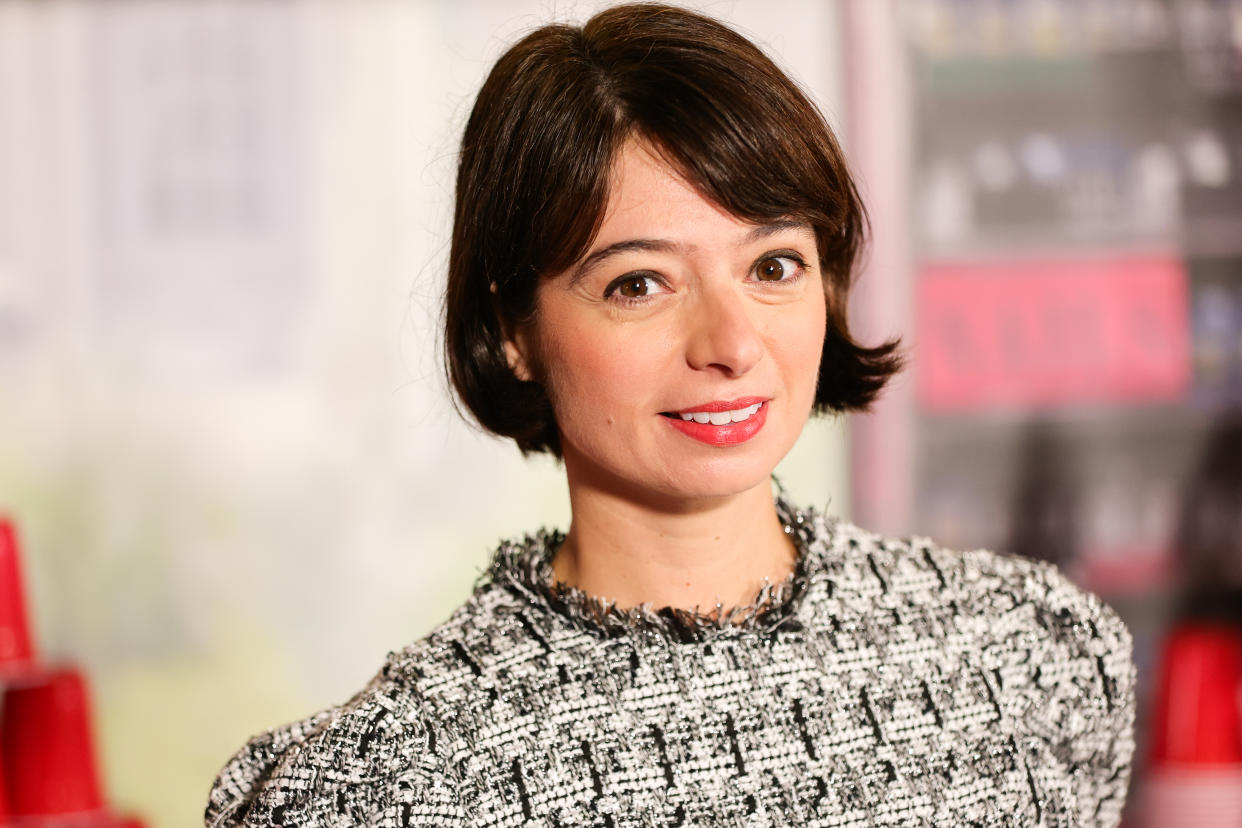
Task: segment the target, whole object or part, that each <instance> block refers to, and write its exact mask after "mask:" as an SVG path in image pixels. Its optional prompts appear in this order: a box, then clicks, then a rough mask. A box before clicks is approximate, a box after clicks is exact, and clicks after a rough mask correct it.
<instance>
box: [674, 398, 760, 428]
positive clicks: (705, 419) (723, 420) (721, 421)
mask: <svg viewBox="0 0 1242 828" xmlns="http://www.w3.org/2000/svg"><path fill="white" fill-rule="evenodd" d="M761 405H763V403H755V404H754V405H748V406H746V407H745V408H735V409H733V410H731V411H683V412H682V413H681V414H679V415H678V416H679V417H681V418H682V419H683V420H686V421H689V420H694V421H695V422H696V423H711V424H712V425H714V426H722V425H728V424H729V423H740V422H743V421H744V420H749V419H750V418H751V417H753V416H754V415H755V412H756V411H758V410H759V406H761Z"/></svg>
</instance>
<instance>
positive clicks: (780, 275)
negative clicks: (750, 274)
mask: <svg viewBox="0 0 1242 828" xmlns="http://www.w3.org/2000/svg"><path fill="white" fill-rule="evenodd" d="M755 275H756V276H758V277H759V279H760V281H764V282H779V281H780V280H781V279H784V278H785V276H786V275H788V274H787V273H786V268H785V262H784V261H783V260H782V259H780V258H779V257H777V256H770V257H768V258H766V259H764V260H763V261H761V262H760V263H759V267H757V268H756V269H755Z"/></svg>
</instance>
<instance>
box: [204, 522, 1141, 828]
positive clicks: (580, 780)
mask: <svg viewBox="0 0 1242 828" xmlns="http://www.w3.org/2000/svg"><path fill="white" fill-rule="evenodd" d="M778 510H779V512H780V514H781V519H782V521H783V522H784V524H785V528H786V531H787V532H789V533H790V534H791V535H792V536H793V538H794V539H795V541H796V542H797V546H798V549H799V555H798V561H797V564H796V567H795V571H794V572H793V573H792V574H791V575H790V576H789V577H788V578H787V579H786V580H784V581H783V582H781V583H779V584H776V585H772V584H767V583H765V584H764V585H763V588H762V589H761V590H760V591H759V594H758V596H757V597H756V599H755V601H754V602H753V603H751V604H749V605H747V606H745V607H740V608H735V609H734V610H732V611H730V612H725V613H720V612H715V613H711V614H708V613H702V612H699V611H698V610H695V611H687V610H674V609H669V608H665V609H662V610H659V611H653V610H651V609H650V608H649V607H646V606H644V607H638V608H631V609H619V608H617V607H616V606H615V605H611V604H609V603H607V602H605V601H602V600H600V599H598V598H595V597H592V596H588V595H585V594H584V593H582V592H581V591H579V590H577V589H574V588H571V587H568V586H567V585H564V584H560V583H554V582H553V578H552V569H551V563H550V562H551V558H552V555H553V553H554V552H555V550H556V548H557V546H558V545H559V543H560V542H561V540H562V539H563V536H562V535H561V534H560V533H559V532H555V531H551V532H550V531H546V530H545V531H540V532H539V533H538V534H536V535H534V536H530V537H527V538H525V539H523V540H521V541H515V542H506V543H503V544H502V545H501V546H500V547H499V549H498V550H497V551H496V553H495V556H494V558H493V560H492V563H491V566H490V568H489V569H488V571H486V572H485V573H483V575H482V576H481V577H480V578H479V580H478V582H477V583H476V585H475V589H474V593H473V595H472V596H471V597H470V598H469V599H468V600H467V601H466V603H465V604H463V605H462V606H461V607H459V608H458V609H457V610H456V611H454V612H453V614H452V615H451V616H450V617H449V618H448V620H446V621H445V622H443V623H442V624H440V625H439V626H438V627H436V628H435V629H434V630H432V631H431V632H430V633H429V634H428V635H427V636H426V637H425V638H423V639H421V640H419V641H417V642H415V643H414V644H412V645H410V646H409V647H407V648H406V649H404V650H402V651H400V652H395V653H391V654H390V655H389V656H388V659H387V661H386V663H385V664H384V666H383V668H382V669H381V670H380V672H379V673H378V674H377V675H376V676H375V678H374V679H373V680H372V681H371V682H370V683H369V684H368V686H367V687H366V688H365V689H363V690H362V691H361V692H359V693H358V694H357V695H355V696H354V697H353V698H351V699H350V700H349V701H347V702H345V703H344V704H341V705H338V706H334V707H332V708H329V709H327V710H324V711H322V712H320V713H316V714H315V715H313V716H310V717H309V718H306V719H303V720H301V721H298V722H295V723H293V724H289V725H286V726H284V727H281V728H277V729H275V730H272V731H270V732H267V733H264V734H261V735H259V736H256V737H255V738H253V739H251V740H250V741H249V742H248V743H247V744H246V745H245V746H244V747H242V749H241V750H240V751H239V752H238V753H237V754H236V755H235V756H234V757H233V758H232V759H231V760H230V761H229V762H228V764H227V765H225V767H224V769H223V770H222V771H221V773H220V775H219V777H218V778H217V780H216V782H215V786H214V787H213V789H212V791H211V796H210V801H209V803H208V805H207V809H206V825H208V826H212V827H213V828H222V827H223V826H256V827H257V826H276V825H284V826H293V825H297V826H357V825H368V826H432V825H436V826H458V825H462V826H464V825H469V826H535V825H538V826H566V828H569V826H575V828H576V826H608V827H609V828H629V827H630V826H634V827H635V828H637V826H713V828H715V826H803V825H805V826H812V825H814V826H832V827H833V828H846V826H851V827H855V826H856V827H857V828H861V827H862V826H887V825H902V826H933V825H934V826H1002V825H1003V826H1048V828H1052V826H1115V825H1116V824H1117V822H1118V820H1119V816H1120V812H1121V808H1122V804H1123V801H1124V798H1125V794H1126V788H1127V785H1128V782H1129V776H1130V762H1131V757H1132V754H1133V752H1134V741H1133V734H1132V726H1133V719H1134V682H1135V671H1134V665H1133V661H1132V657H1131V640H1130V635H1129V632H1128V631H1127V630H1126V628H1125V626H1124V625H1123V624H1122V622H1121V621H1120V620H1119V619H1118V617H1117V616H1116V615H1115V614H1114V612H1113V611H1112V610H1111V609H1110V608H1109V607H1108V606H1106V605H1105V604H1104V603H1102V602H1101V601H1100V600H1098V599H1097V598H1096V597H1095V596H1094V595H1092V594H1090V593H1088V592H1085V591H1083V590H1081V589H1079V588H1077V587H1075V586H1074V585H1073V584H1071V583H1070V582H1069V581H1068V580H1066V578H1065V577H1063V576H1062V575H1061V574H1060V573H1059V572H1058V571H1057V570H1056V569H1055V568H1054V567H1052V566H1051V565H1048V564H1045V563H1039V562H1035V561H1032V560H1029V559H1026V558H1020V557H1016V556H1010V555H1003V554H997V553H993V552H987V551H983V550H976V551H970V552H954V551H950V550H947V549H942V548H940V547H938V546H936V545H935V544H933V543H932V542H931V541H930V540H928V539H926V538H922V537H913V538H902V539H891V538H884V537H880V536H878V535H876V534H874V533H871V532H868V531H865V530H863V529H860V528H858V527H856V526H854V525H852V524H850V523H848V522H845V521H842V520H839V519H835V518H831V517H824V516H822V515H821V514H818V513H816V512H814V511H797V510H794V509H792V508H791V507H790V506H789V505H788V504H787V503H786V502H785V501H784V500H783V499H782V500H780V501H779V502H778Z"/></svg>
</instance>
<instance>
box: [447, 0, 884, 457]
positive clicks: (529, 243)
mask: <svg viewBox="0 0 1242 828" xmlns="http://www.w3.org/2000/svg"><path fill="white" fill-rule="evenodd" d="M632 138H636V139H640V140H643V141H644V142H645V143H646V144H648V145H649V146H650V147H652V148H653V149H654V151H655V152H657V153H658V154H659V155H660V157H662V158H663V160H665V161H666V162H667V163H668V164H669V165H670V166H671V167H672V168H673V169H675V170H677V171H678V172H679V173H680V174H681V175H682V176H683V177H684V179H685V180H686V181H687V182H688V183H689V184H690V185H692V186H693V187H695V188H696V189H697V190H698V191H699V192H700V193H702V194H703V196H704V198H706V199H707V200H708V201H711V202H714V203H715V204H717V205H719V206H720V207H722V208H723V209H724V210H725V211H727V212H728V213H730V214H732V215H734V216H736V217H738V218H739V219H743V220H746V221H750V222H753V223H770V222H773V221H776V220H780V219H794V220H798V221H805V222H807V223H808V224H810V225H811V226H812V227H813V228H814V231H815V235H816V240H817V246H818V250H819V256H820V268H821V272H822V273H823V280H824V292H825V295H826V298H827V314H828V325H827V335H826V336H825V338H824V350H823V358H822V360H821V362H820V369H819V378H818V386H817V388H816V394H815V404H814V408H813V410H814V411H815V412H818V413H823V412H827V411H835V412H846V411H852V410H866V409H867V408H868V407H869V405H870V404H871V403H872V402H873V401H874V400H875V398H876V397H877V395H878V394H879V392H880V390H881V389H882V388H883V386H884V384H885V383H886V382H887V380H888V378H889V377H890V376H892V375H893V374H895V373H896V372H897V371H899V370H900V369H901V367H902V363H903V359H902V357H901V355H900V354H899V353H898V351H897V347H898V345H899V344H900V339H899V338H898V339H893V340H889V341H888V342H885V343H883V344H882V345H880V346H878V347H874V348H865V347H862V346H860V345H859V344H858V343H856V342H855V341H854V340H853V339H852V338H851V336H850V334H849V330H848V326H847V324H846V302H847V298H848V295H849V289H850V286H851V283H852V281H853V276H854V272H855V263H856V261H857V259H858V256H859V252H860V250H861V248H862V245H863V240H864V236H865V233H866V230H867V217H866V213H865V211H864V208H863V205H862V201H861V199H860V198H859V195H858V191H857V189H856V188H855V186H854V182H853V180H852V179H851V177H850V174H849V171H848V169H847V168H846V163H845V159H844V157H843V155H842V153H841V149H840V147H839V146H838V145H837V141H836V138H835V137H834V136H833V134H832V131H831V130H830V129H829V128H828V125H827V124H826V123H825V122H824V118H823V116H822V115H821V114H820V113H819V111H818V110H817V109H816V108H815V106H814V104H812V103H811V102H810V100H808V99H807V97H806V95H804V94H803V92H802V91H801V90H800V89H799V88H798V86H797V85H796V84H795V83H794V82H793V81H791V80H790V79H789V78H788V77H786V76H785V74H784V73H783V72H781V70H780V69H778V68H777V67H776V65H775V64H774V63H773V62H772V61H771V60H769V59H768V57H767V56H766V55H764V54H763V52H761V51H760V50H759V49H758V48H757V47H756V46H755V45H754V44H752V43H751V42H750V41H748V40H747V39H746V38H744V37H742V36H741V35H739V34H738V33H736V32H734V31H733V30H732V29H730V28H728V27H727V26H725V25H724V24H722V23H720V22H718V21H716V20H713V19H711V18H709V17H705V16H703V15H700V14H696V13H694V12H691V11H687V10H685V9H679V8H675V7H671V6H665V5H660V4H655V3H637V4H630V5H623V6H616V7H614V8H611V9H607V10H605V11H602V12H600V13H599V14H597V15H595V16H594V17H592V18H591V19H590V20H588V21H587V23H586V24H585V25H583V26H581V27H578V26H567V25H548V26H543V27H541V28H539V29H536V30H535V31H533V32H531V33H530V34H529V35H527V36H526V37H524V38H523V39H522V40H520V41H519V42H518V43H516V44H515V45H514V46H512V47H511V48H510V49H509V50H508V51H507V52H505V53H504V55H502V56H501V58H500V59H499V60H498V61H497V62H496V65H495V66H494V67H493V68H492V71H491V73H490V74H489V75H488V77H487V80H486V81H485V82H484V83H483V88H482V89H481V90H480V91H479V95H478V98H477V100H476V101H475V104H474V109H473V110H472V111H471V113H470V118H469V120H468V121H467V123H466V129H465V134H464V135H463V137H462V144H461V156H460V158H459V162H458V170H457V194H456V197H457V203H456V209H455V211H454V218H453V239H452V248H451V250H450V253H449V274H448V287H447V291H446V296H445V308H444V309H445V320H444V321H445V346H446V351H445V362H446V369H447V372H448V375H449V380H450V382H451V383H452V385H453V387H454V388H455V389H456V391H457V394H458V396H459V397H460V399H461V402H462V403H464V405H465V406H466V408H467V409H469V411H470V412H471V413H472V414H473V415H474V417H475V419H476V420H477V421H478V422H479V424H480V425H482V426H483V428H485V429H487V430H488V431H491V432H493V433H495V434H497V435H501V436H504V437H511V438H512V439H513V440H514V441H515V442H516V443H517V444H518V447H519V448H520V449H521V451H522V453H523V454H524V455H526V454H529V453H531V452H540V451H546V452H550V453H552V454H554V455H556V456H557V457H559V456H560V451H561V447H560V438H559V433H558V431H557V426H556V420H555V418H554V415H553V410H552V404H551V402H550V400H549V399H548V396H547V395H546V394H545V393H544V389H543V387H542V386H541V385H540V384H539V383H538V382H531V381H523V380H520V379H518V377H517V376H515V375H514V373H513V372H512V370H510V367H509V364H508V361H507V359H506V356H505V350H504V342H505V338H506V333H507V332H512V331H513V330H514V329H515V327H517V326H522V325H527V324H530V323H531V322H532V321H533V320H534V319H535V316H536V314H537V312H538V309H537V307H536V301H535V299H536V287H537V282H538V280H539V279H540V278H544V277H550V276H555V275H557V274H559V273H563V272H564V271H565V270H567V269H568V268H569V267H571V266H572V265H573V264H574V263H576V262H577V261H578V260H579V259H580V258H581V257H582V256H583V255H585V254H586V252H587V250H588V249H589V246H590V244H591V242H592V241H593V240H594V237H595V235H596V233H597V232H598V229H599V227H600V224H601V223H602V221H603V216H604V211H605V207H606V206H607V203H608V194H609V183H610V176H611V172H612V167H613V161H614V159H615V158H616V157H617V155H618V153H619V151H620V150H621V148H622V146H623V145H624V144H625V142H626V141H627V140H629V139H632ZM532 370H533V371H534V372H535V374H536V379H537V378H538V372H539V368H538V366H537V365H536V366H533V369H532Z"/></svg>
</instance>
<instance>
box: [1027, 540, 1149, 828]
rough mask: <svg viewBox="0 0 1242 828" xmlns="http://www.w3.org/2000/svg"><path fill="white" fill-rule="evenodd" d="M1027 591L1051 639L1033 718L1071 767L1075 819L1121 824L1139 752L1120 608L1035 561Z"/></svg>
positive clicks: (1129, 649)
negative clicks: (1132, 771)
mask: <svg viewBox="0 0 1242 828" xmlns="http://www.w3.org/2000/svg"><path fill="white" fill-rule="evenodd" d="M1028 563H1029V564H1031V569H1030V570H1029V571H1028V573H1027V576H1026V579H1025V583H1026V591H1027V595H1028V597H1029V599H1030V600H1031V602H1032V604H1033V605H1034V606H1035V608H1036V611H1035V616H1034V617H1035V622H1036V623H1037V625H1038V628H1039V629H1038V633H1039V635H1040V636H1041V637H1042V638H1043V639H1044V641H1045V642H1046V644H1045V646H1046V649H1045V652H1044V654H1043V657H1042V658H1039V659H1037V664H1036V666H1035V668H1034V670H1033V672H1032V674H1031V677H1030V685H1029V689H1030V690H1031V691H1032V697H1031V701H1032V702H1033V703H1032V705H1031V706H1030V708H1029V714H1030V715H1029V719H1028V723H1029V725H1030V726H1031V729H1032V732H1034V733H1037V734H1040V735H1041V736H1043V737H1044V738H1045V739H1046V742H1047V744H1048V746H1049V748H1050V749H1051V752H1052V754H1053V755H1054V756H1055V757H1056V758H1057V759H1058V760H1059V761H1060V762H1062V763H1063V764H1064V766H1065V767H1066V768H1067V769H1068V770H1069V779H1070V783H1069V784H1070V790H1069V791H1068V794H1069V796H1068V797H1067V803H1068V806H1069V808H1070V809H1071V810H1072V811H1073V816H1074V817H1075V821H1074V823H1073V824H1075V825H1079V826H1082V828H1115V826H1116V825H1117V824H1118V823H1119V822H1120V820H1121V812H1122V808H1123V806H1124V805H1125V798H1126V792H1127V788H1128V787H1129V782H1130V770H1131V762H1132V760H1133V755H1134V711H1135V678H1136V675H1135V666H1134V660H1133V642H1132V640H1131V637H1130V632H1129V630H1128V629H1126V626H1125V624H1124V623H1123V622H1122V620H1121V619H1120V618H1119V617H1118V615H1117V613H1116V612H1115V611H1114V610H1113V609H1112V608H1111V607H1109V606H1108V605H1107V604H1106V603H1104V602H1103V601H1101V600H1100V599H1099V598H1098V597H1097V596H1096V595H1094V594H1092V593H1090V592H1088V591H1086V590H1083V589H1081V588H1080V587H1078V586H1076V585H1075V584H1074V583H1072V582H1071V581H1070V580H1069V579H1068V578H1066V577H1065V576H1064V575H1063V574H1062V573H1061V572H1060V571H1059V570H1058V569H1057V568H1056V567H1055V566H1053V565H1051V564H1048V563H1045V562H1036V561H1028Z"/></svg>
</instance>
